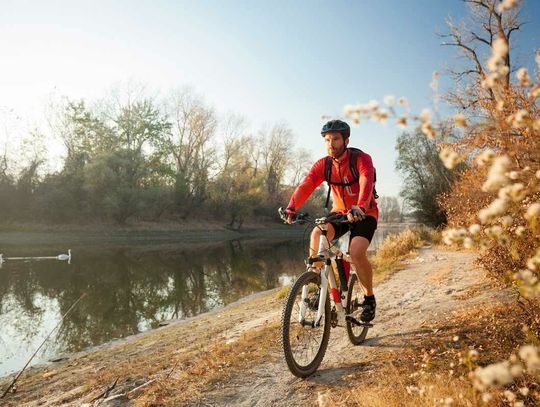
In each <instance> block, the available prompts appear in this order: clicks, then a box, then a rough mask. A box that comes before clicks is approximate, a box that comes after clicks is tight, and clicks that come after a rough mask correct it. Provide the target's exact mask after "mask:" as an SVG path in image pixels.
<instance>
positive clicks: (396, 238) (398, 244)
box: [371, 226, 440, 283]
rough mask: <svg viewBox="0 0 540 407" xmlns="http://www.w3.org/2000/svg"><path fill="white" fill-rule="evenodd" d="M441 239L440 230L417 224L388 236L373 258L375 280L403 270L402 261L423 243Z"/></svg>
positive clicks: (378, 280) (381, 279)
mask: <svg viewBox="0 0 540 407" xmlns="http://www.w3.org/2000/svg"><path fill="white" fill-rule="evenodd" d="M439 240H440V237H439V235H438V232H436V231H435V230H433V229H430V228H428V227H426V226H415V227H413V228H410V229H407V230H405V231H403V232H401V233H398V234H395V235H390V236H388V237H387V238H386V239H384V241H383V242H382V244H381V245H380V246H379V248H378V249H377V253H376V254H375V256H373V257H372V259H371V260H372V263H373V267H374V280H375V282H376V283H380V282H382V281H383V280H384V279H385V278H387V277H388V276H389V275H390V274H391V273H393V272H395V271H399V270H401V269H402V268H403V267H402V266H401V265H400V262H401V261H402V260H404V259H405V258H407V257H409V256H411V255H413V254H414V252H415V250H416V249H417V248H419V247H421V246H422V245H423V244H431V243H437V242H438V241H439Z"/></svg>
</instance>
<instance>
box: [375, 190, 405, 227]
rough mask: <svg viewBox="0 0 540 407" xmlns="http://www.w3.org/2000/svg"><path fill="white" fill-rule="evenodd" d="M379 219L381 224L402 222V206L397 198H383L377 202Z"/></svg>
mask: <svg viewBox="0 0 540 407" xmlns="http://www.w3.org/2000/svg"><path fill="white" fill-rule="evenodd" d="M377 207H378V208H379V219H380V220H381V222H400V221H401V220H402V219H401V218H402V211H401V206H400V205H399V201H398V199H397V197H395V196H381V197H380V198H379V200H378V201H377Z"/></svg>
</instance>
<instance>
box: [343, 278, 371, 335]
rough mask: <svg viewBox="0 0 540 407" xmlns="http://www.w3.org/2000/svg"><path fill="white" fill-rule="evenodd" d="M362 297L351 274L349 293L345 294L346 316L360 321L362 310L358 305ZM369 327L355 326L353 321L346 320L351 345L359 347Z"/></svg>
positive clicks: (362, 293)
mask: <svg viewBox="0 0 540 407" xmlns="http://www.w3.org/2000/svg"><path fill="white" fill-rule="evenodd" d="M363 297H364V292H363V290H362V287H361V286H360V281H358V276H357V275H356V274H351V277H350V278H349V291H348V293H347V307H346V313H347V315H352V316H353V317H354V318H355V319H356V320H358V321H359V320H360V313H361V312H362V308H361V307H360V304H361V303H362V299H363ZM368 329H369V327H367V326H364V325H357V324H355V323H354V322H353V321H350V320H349V319H347V335H349V340H350V341H351V343H352V344H353V345H360V344H361V343H362V342H364V340H365V339H366V335H367V332H368Z"/></svg>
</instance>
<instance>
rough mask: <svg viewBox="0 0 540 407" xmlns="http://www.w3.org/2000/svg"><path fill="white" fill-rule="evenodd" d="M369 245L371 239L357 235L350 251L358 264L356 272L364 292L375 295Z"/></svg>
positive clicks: (355, 263)
mask: <svg viewBox="0 0 540 407" xmlns="http://www.w3.org/2000/svg"><path fill="white" fill-rule="evenodd" d="M368 246H369V240H367V239H366V238H365V237H362V236H355V237H353V239H352V240H351V244H350V246H349V253H350V255H351V257H352V260H353V263H354V265H355V266H356V272H357V274H358V278H360V282H361V283H362V287H363V288H364V293H365V295H367V296H370V295H373V267H371V263H370V261H369V259H368V257H367V249H368Z"/></svg>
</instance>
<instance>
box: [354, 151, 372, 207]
mask: <svg viewBox="0 0 540 407" xmlns="http://www.w3.org/2000/svg"><path fill="white" fill-rule="evenodd" d="M356 165H357V168H358V174H359V177H360V179H359V182H360V191H359V193H358V206H359V207H360V208H362V209H364V211H365V210H367V209H369V205H370V203H371V195H372V194H373V180H374V170H373V161H372V160H371V156H370V155H369V154H366V153H364V152H362V153H360V156H359V157H358V160H357V163H356Z"/></svg>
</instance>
